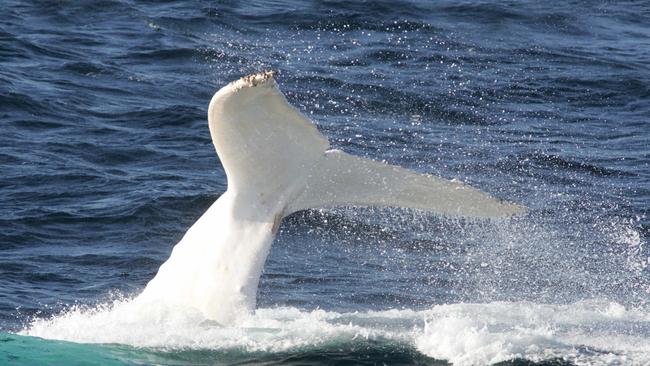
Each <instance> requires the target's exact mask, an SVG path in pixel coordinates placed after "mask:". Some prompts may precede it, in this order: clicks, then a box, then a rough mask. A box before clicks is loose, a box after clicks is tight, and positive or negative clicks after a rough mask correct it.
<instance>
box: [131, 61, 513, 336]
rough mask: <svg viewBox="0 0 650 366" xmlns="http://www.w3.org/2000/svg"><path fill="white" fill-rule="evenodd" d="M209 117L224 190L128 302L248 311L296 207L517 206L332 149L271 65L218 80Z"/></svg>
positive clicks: (212, 312) (479, 212)
mask: <svg viewBox="0 0 650 366" xmlns="http://www.w3.org/2000/svg"><path fill="white" fill-rule="evenodd" d="M208 120H209V125H210V134H211V135H212V141H213V143H214V146H215V148H216V150H217V154H218V155H219V158H220V160H221V164H222V165H223V168H224V169H225V171H226V175H227V178H228V189H227V190H226V192H225V193H224V194H223V195H221V197H219V199H218V200H217V201H216V202H215V203H214V204H213V205H212V206H211V207H210V208H209V209H208V210H207V211H206V212H205V214H203V216H201V218H199V219H198V221H197V222H196V223H195V224H194V225H193V226H192V227H191V228H190V229H189V230H188V231H187V233H186V234H185V236H184V237H183V239H182V240H181V241H180V242H179V243H178V244H177V245H176V246H175V247H174V249H173V251H172V254H171V256H170V257H169V259H168V260H167V261H166V262H165V263H164V264H163V265H162V266H161V267H160V269H159V270H158V273H157V275H156V276H155V277H154V279H152V280H151V281H150V282H149V283H148V284H147V286H146V288H145V289H144V291H143V292H142V293H141V294H140V295H139V296H138V297H137V298H136V299H135V300H136V301H154V302H164V303H165V304H168V305H169V306H172V307H176V306H179V307H181V308H182V309H195V310H198V311H200V312H202V313H203V315H204V316H205V317H206V318H208V319H211V320H215V321H217V322H219V323H222V324H226V323H231V322H233V321H235V320H236V319H237V318H238V317H239V316H241V315H243V314H247V313H249V312H251V311H253V310H254V309H255V304H256V294H257V286H258V283H259V279H260V276H261V274H262V268H263V266H264V262H265V261H266V257H267V255H268V254H269V250H270V248H271V243H272V241H273V238H274V236H275V233H276V232H277V230H278V226H279V225H280V221H281V220H282V218H283V217H285V216H286V215H289V214H290V213H292V212H296V211H299V210H304V209H308V208H316V207H332V206H337V205H358V206H396V207H406V208H413V209H419V210H426V211H430V212H435V213H440V214H445V215H453V216H469V217H478V218H489V217H507V216H511V215H514V214H517V213H521V212H523V211H524V210H525V209H524V208H523V207H522V206H519V205H516V204H512V203H508V202H505V201H502V200H500V199H496V198H493V197H491V196H489V195H488V194H486V193H483V192H481V191H478V190H476V189H474V188H471V187H469V186H467V185H465V184H463V183H460V182H455V181H449V180H446V179H443V178H438V177H434V176H431V175H426V174H419V173H416V172H413V171H410V170H407V169H404V168H400V167H397V166H392V165H388V164H384V163H380V162H376V161H373V160H369V159H364V158H360V157H356V156H352V155H348V154H346V153H344V152H342V151H340V150H331V149H330V146H329V143H328V142H327V139H326V138H325V137H324V136H323V135H321V134H320V133H319V132H318V130H317V129H316V127H315V126H314V125H313V124H312V123H311V122H310V121H309V120H308V119H307V118H305V117H304V116H303V115H302V114H301V113H300V112H299V111H298V110H296V109H295V108H293V107H292V106H291V105H289V103H288V102H287V100H286V99H285V97H284V95H283V94H282V93H281V92H280V90H279V89H278V87H277V86H276V82H275V80H274V78H273V73H272V72H262V73H258V74H253V75H249V76H246V77H244V78H241V79H239V80H237V81H234V82H232V83H230V84H228V85H226V86H225V87H223V88H222V89H221V90H219V91H218V92H217V93H216V94H215V95H214V97H212V100H211V101H210V106H209V109H208Z"/></svg>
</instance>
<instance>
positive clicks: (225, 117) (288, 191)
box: [209, 72, 525, 218]
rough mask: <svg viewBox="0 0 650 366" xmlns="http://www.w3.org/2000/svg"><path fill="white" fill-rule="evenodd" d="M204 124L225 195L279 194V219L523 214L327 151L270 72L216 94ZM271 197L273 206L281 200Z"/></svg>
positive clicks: (442, 183) (457, 188)
mask: <svg viewBox="0 0 650 366" xmlns="http://www.w3.org/2000/svg"><path fill="white" fill-rule="evenodd" d="M209 116H210V131H211V133H212V140H213V142H214V145H215V147H216V149H217V153H218V154H219V157H220V158H221V163H222V164H223V166H224V169H225V170H226V174H227V176H228V189H230V188H231V186H232V188H233V189H236V190H237V191H240V192H247V191H250V190H254V191H255V192H257V193H258V194H263V195H265V196H266V195H267V194H269V193H270V192H276V193H281V194H283V195H284V198H285V199H286V204H287V207H286V208H285V211H284V214H285V215H286V214H289V213H291V212H295V211H299V210H304V209H309V208H319V207H333V206H341V205H349V206H394V207H404V208H412V209H419V210H425V211H430V212H433V213H439V214H444V215H451V216H466V217H477V218H490V217H507V216H511V215H514V214H518V213H521V212H524V211H525V208H524V207H522V206H519V205H516V204H513V203H508V202H505V201H503V200H500V199H497V198H494V197H491V196H490V195H488V194H486V193H484V192H481V191H479V190H477V189H474V188H472V187H470V186H468V185H466V184H463V183H461V182H458V181H450V180H447V179H443V178H439V177H435V176H432V175H428V174H419V173H416V172H414V171H411V170H407V169H404V168H401V167H398V166H393V165H388V164H384V163H381V162H377V161H373V160H370V159H365V158H361V157H356V156H353V155H349V154H346V153H344V152H342V151H339V150H328V149H329V147H330V146H329V143H328V142H327V139H326V138H325V137H324V136H323V135H321V134H320V133H319V132H318V130H317V129H316V127H315V126H314V125H313V124H312V123H311V122H310V121H309V120H308V119H307V118H305V117H304V116H303V115H302V114H301V113H300V112H299V111H298V110H296V109H295V108H293V107H292V106H291V105H290V104H289V103H288V102H287V100H286V99H285V97H284V95H283V94H282V93H281V92H280V90H279V89H278V88H277V85H276V83H275V80H274V78H273V73H272V72H265V73H259V74H254V75H250V76H247V77H245V78H242V79H240V80H237V81H235V82H233V83H231V84H230V85H228V86H226V87H225V88H223V89H221V90H220V91H219V92H218V93H217V94H216V95H215V96H214V98H213V99H212V103H210V108H209ZM273 197H274V199H273V200H272V201H277V199H278V198H279V197H280V195H279V194H276V195H274V196H273ZM274 203H275V202H274Z"/></svg>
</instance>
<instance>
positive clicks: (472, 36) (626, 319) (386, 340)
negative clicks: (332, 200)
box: [0, 0, 650, 365]
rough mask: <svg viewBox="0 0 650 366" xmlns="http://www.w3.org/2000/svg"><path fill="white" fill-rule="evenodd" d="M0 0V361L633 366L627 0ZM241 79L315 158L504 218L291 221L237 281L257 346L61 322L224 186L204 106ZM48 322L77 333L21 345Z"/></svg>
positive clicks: (645, 49) (634, 229) (225, 337)
mask: <svg viewBox="0 0 650 366" xmlns="http://www.w3.org/2000/svg"><path fill="white" fill-rule="evenodd" d="M2 8H3V10H2V15H0V123H1V126H2V133H0V177H1V178H0V192H1V194H0V331H1V332H4V333H3V334H2V335H1V336H0V363H5V364H6V363H8V364H75V363H77V364H84V362H86V364H119V365H122V364H174V365H176V364H219V363H223V364H231V363H239V364H248V363H250V364H254V363H263V364H264V363H265V364H277V363H286V364H353V363H365V364H380V363H386V364H413V363H416V364H417V363H419V364H437V363H441V364H444V361H445V360H447V361H449V362H452V363H455V364H460V365H464V364H466V365H470V364H490V363H498V362H501V361H508V362H512V363H513V364H529V363H528V362H533V361H544V362H547V363H553V362H556V363H563V362H566V363H569V364H570V363H577V364H584V363H591V364H599V363H603V364H604V363H608V364H638V365H641V364H647V363H649V362H650V347H649V346H648V345H649V344H650V266H649V265H650V249H648V246H647V243H648V237H649V236H650V219H649V218H648V207H650V125H649V123H650V61H649V60H650V4H648V3H647V2H640V1H639V2H634V1H633V2H606V1H594V2H580V1H569V2H566V1H551V2H535V1H509V2H493V3H491V2H481V1H468V2H456V1H439V2H417V1H416V2H396V1H391V2H377V3H375V2H358V3H348V2H334V1H326V2H308V3H303V2H297V1H296V2H291V1H289V2H264V1H262V2H250V1H249V2H237V1H225V2H222V3H211V2H193V3H189V2H181V1H165V2H149V1H143V2H134V1H113V0H110V1H109V0H105V1H92V2H91V1H75V2H61V1H32V2H21V1H12V0H5V1H3V3H2ZM266 69H272V70H277V71H278V73H279V74H278V77H277V80H278V83H279V85H280V87H281V89H282V90H283V91H284V93H285V94H286V95H287V98H288V99H289V101H290V102H291V103H292V104H294V105H295V106H296V107H297V108H299V109H300V110H301V111H302V112H303V113H305V114H306V115H307V116H309V117H310V118H311V119H312V120H313V121H314V122H315V123H316V124H317V125H318V128H319V130H320V131H321V132H323V133H324V134H325V135H326V136H327V137H328V138H329V139H330V141H331V144H332V146H334V147H336V148H340V149H343V150H345V151H347V152H350V153H353V154H356V155H361V156H366V157H370V158H373V159H376V160H385V161H387V162H390V163H393V164H397V165H402V166H405V167H408V168H411V169H415V170H417V171H420V172H427V173H432V174H436V175H441V176H444V177H447V178H458V179H461V180H463V181H466V182H468V183H470V184H472V185H474V186H476V187H478V188H481V189H483V190H485V191H488V192H490V193H492V194H494V195H496V196H499V197H502V198H505V199H508V200H511V201H515V202H519V203H522V204H525V205H527V206H528V207H529V208H530V213H529V214H528V215H527V216H526V217H523V218H517V219H513V220H509V221H506V222H472V221H467V220H450V219H445V218H441V217H435V216H430V215H426V214H423V213H419V212H410V211H400V210H386V209H381V210H379V209H353V208H341V209H334V210H314V211H307V212H301V213H297V214H294V215H292V216H290V217H288V218H287V219H285V220H284V222H283V224H282V226H281V229H280V234H279V236H278V238H277V239H276V241H275V243H274V247H273V249H272V252H271V255H270V257H269V260H268V261H267V266H266V270H265V274H264V276H263V278H262V282H261V285H260V289H259V297H258V306H259V307H260V308H261V309H262V310H263V311H262V313H261V315H259V316H260V317H261V318H260V319H262V320H260V322H261V323H264V324H265V325H264V326H262V325H260V327H262V328H264V329H271V330H269V331H268V332H270V333H268V334H275V335H274V336H268V337H267V335H266V334H267V333H264V332H262V333H264V335H260V334H262V333H259V332H257V331H250V332H248V333H247V331H246V329H247V328H242V329H243V330H242V329H239V330H238V331H237V333H232V332H230V333H228V332H226V333H223V332H222V333H216V334H213V333H206V334H198V335H197V336H196V337H197V339H198V340H199V341H197V342H196V343H195V344H194V346H192V344H193V343H192V339H185V340H182V341H179V340H178V339H176V338H173V337H171V338H169V339H166V340H165V341H159V340H157V341H155V342H153V343H147V339H151V338H150V337H149V336H147V335H146V334H145V335H143V336H142V337H141V339H137V337H134V338H132V339H130V340H129V341H124V342H122V341H121V340H123V339H125V338H123V337H122V338H121V337H120V336H115V337H114V338H111V337H110V336H108V338H106V339H108V340H109V341H102V340H97V339H95V338H93V337H92V336H89V335H87V334H85V333H84V331H83V329H91V328H93V327H95V328H96V327H98V325H97V324H92V322H91V321H89V320H87V319H86V318H84V316H83V314H82V313H83V311H90V310H87V309H93V308H94V307H95V306H100V308H102V306H107V305H102V304H106V303H110V301H113V300H115V299H122V298H128V297H130V296H133V295H136V294H137V293H138V292H139V291H140V290H141V289H142V288H143V287H144V285H145V284H146V283H147V282H148V281H149V280H150V279H151V278H153V276H154V275H155V273H156V271H157V269H158V267H159V266H160V264H161V263H162V262H164V261H165V260H166V259H167V257H168V256H169V254H170V252H171V249H172V247H173V246H174V244H176V243H177V242H178V240H179V239H180V238H181V237H182V235H183V234H184V232H185V230H187V229H188V228H189V227H190V226H191V224H192V223H193V222H194V221H195V220H196V219H197V218H198V217H199V216H200V215H201V214H202V213H203V212H204V210H205V209H206V208H207V207H208V206H209V205H210V204H212V202H214V200H215V199H216V198H217V197H219V195H220V194H221V193H223V192H224V191H225V188H226V177H225V174H224V172H223V169H222V167H221V165H220V163H219V160H218V158H217V156H216V154H215V152H214V148H213V146H212V142H211V140H210V135H209V132H208V127H207V118H206V110H207V105H208V102H209V100H210V98H211V97H212V95H213V93H214V92H215V91H216V90H218V89H219V88H220V87H222V86H224V85H225V84H226V83H228V82H229V81H232V80H235V79H237V78H239V77H241V76H244V75H246V74H248V73H251V72H257V71H260V70H266ZM73 306H77V308H73ZM80 308H83V309H86V310H79V309H80ZM98 309H99V308H98ZM390 309H393V310H390ZM95 311H100V310H97V309H95ZM66 314H68V315H70V314H72V315H75V314H76V315H77V316H79V319H78V320H75V324H77V325H79V329H80V330H74V331H70V334H68V333H65V332H63V331H60V328H56V329H58V330H53V331H51V332H50V333H48V334H50V335H52V334H53V335H52V336H51V337H50V338H55V339H62V340H77V341H79V342H80V343H82V344H77V343H66V342H64V341H58V340H57V341H49V340H40V339H39V338H30V337H27V336H26V335H27V334H33V332H30V329H34V328H33V325H32V322H33V321H34V320H35V319H41V322H45V320H46V319H50V318H52V317H54V319H58V318H61V317H65V316H66ZM323 314H325V315H323ZM391 314H393V315H391ZM43 319H45V320H43ZM75 319H76V318H75ZM84 319H86V320H84ZM369 319H373V320H369ZM84 321H87V322H88V324H85V323H84ZM271 321H272V324H273V325H268V324H267V322H271ZM301 321H304V322H305V323H304V324H316V325H315V327H316V328H314V329H312V331H311V333H310V332H307V333H308V334H303V333H301V332H302V331H303V330H304V324H303V323H301ZM261 323H260V324H261ZM348 323H349V326H348V325H347V324H348ZM48 324H49V323H48ZM41 325H42V326H43V327H45V328H47V327H48V325H47V324H45V325H43V324H41ZM188 327H190V326H189V325H188ZM63 328H65V329H70V328H66V327H65V326H64V327H63ZM181 328H182V327H181ZM75 329H76V328H75ZM112 331H113V330H106V333H110V332H112ZM124 331H125V332H126V333H128V332H129V330H128V329H125V330H124ZM57 332H59V333H57ZM152 332H153V333H156V332H154V331H152ZM224 332H225V331H224ZM15 333H20V334H21V335H16V334H15ZM153 333H152V335H150V336H151V337H153V338H155V337H154V336H153ZM208 336H209V337H208ZM202 337H203V338H202ZM220 337H221V338H220ZM269 337H270V338H269ZM190 338H191V337H190ZM208 338H209V339H210V341H209V342H208V341H206V340H207V339H208ZM102 339H104V338H102ZM112 340H114V341H112ZM204 341H205V342H204ZM86 342H91V343H97V342H99V343H124V344H123V345H116V344H114V345H111V346H108V345H106V346H103V345H85V344H83V343H86ZM48 357H49V358H48ZM57 357H58V358H57Z"/></svg>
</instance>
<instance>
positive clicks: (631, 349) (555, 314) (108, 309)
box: [22, 300, 650, 365]
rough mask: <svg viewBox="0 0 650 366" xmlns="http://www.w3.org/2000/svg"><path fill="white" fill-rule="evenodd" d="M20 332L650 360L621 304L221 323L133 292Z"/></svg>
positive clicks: (269, 312)
mask: <svg viewBox="0 0 650 366" xmlns="http://www.w3.org/2000/svg"><path fill="white" fill-rule="evenodd" d="M22 333H23V334H25V335H31V336H38V337H43V338H51V339H61V340H68V341H74V342H82V343H121V344H129V345H133V346H138V347H153V348H162V349H214V350H224V351H228V350H238V351H246V352H260V351H261V352H282V351H300V350H305V349H317V348H322V347H328V346H333V345H337V346H341V345H345V344H353V343H354V342H358V341H365V340H371V341H378V342H390V343H398V344H404V345H410V346H412V347H414V348H416V349H417V350H419V351H420V352H422V353H423V354H426V355H428V356H430V357H433V358H436V359H445V360H448V361H450V362H452V363H453V364H454V365H484V364H491V363H495V362H499V361H504V360H509V359H513V358H517V357H522V358H526V359H530V360H544V359H550V358H562V359H566V360H570V361H573V362H575V363H576V364H578V365H647V364H650V311H649V310H648V309H641V308H636V309H635V308H626V307H624V306H622V305H621V304H618V303H612V302H605V301H582V302H578V303H574V304H569V305H544V304H535V303H530V302H514V303H512V302H510V303H508V302H495V303H489V304H453V305H437V306H433V307H432V308H431V309H428V310H420V311H415V310H387V311H370V312H354V313H337V312H332V311H324V310H314V311H303V310H299V309H296V308H287V307H283V308H267V309H258V310H257V311H256V312H255V313H254V314H252V315H250V316H249V317H246V318H242V319H240V321H239V322H238V323H237V324H233V325H229V326H226V327H223V326H220V325H219V324H216V323H214V322H212V321H209V320H206V319H204V318H203V317H202V316H201V315H200V313H199V312H192V311H188V310H187V309H171V308H162V307H160V306H157V305H156V304H142V303H138V302H133V301H129V300H122V301H116V302H115V303H113V304H110V305H107V306H104V307H98V308H95V309H86V310H84V309H80V308H73V309H70V310H69V311H67V312H65V313H63V314H61V315H59V316H56V317H54V318H51V319H37V320H35V321H33V322H32V324H31V325H30V326H29V327H28V328H27V329H25V330H24V331H23V332H22Z"/></svg>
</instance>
